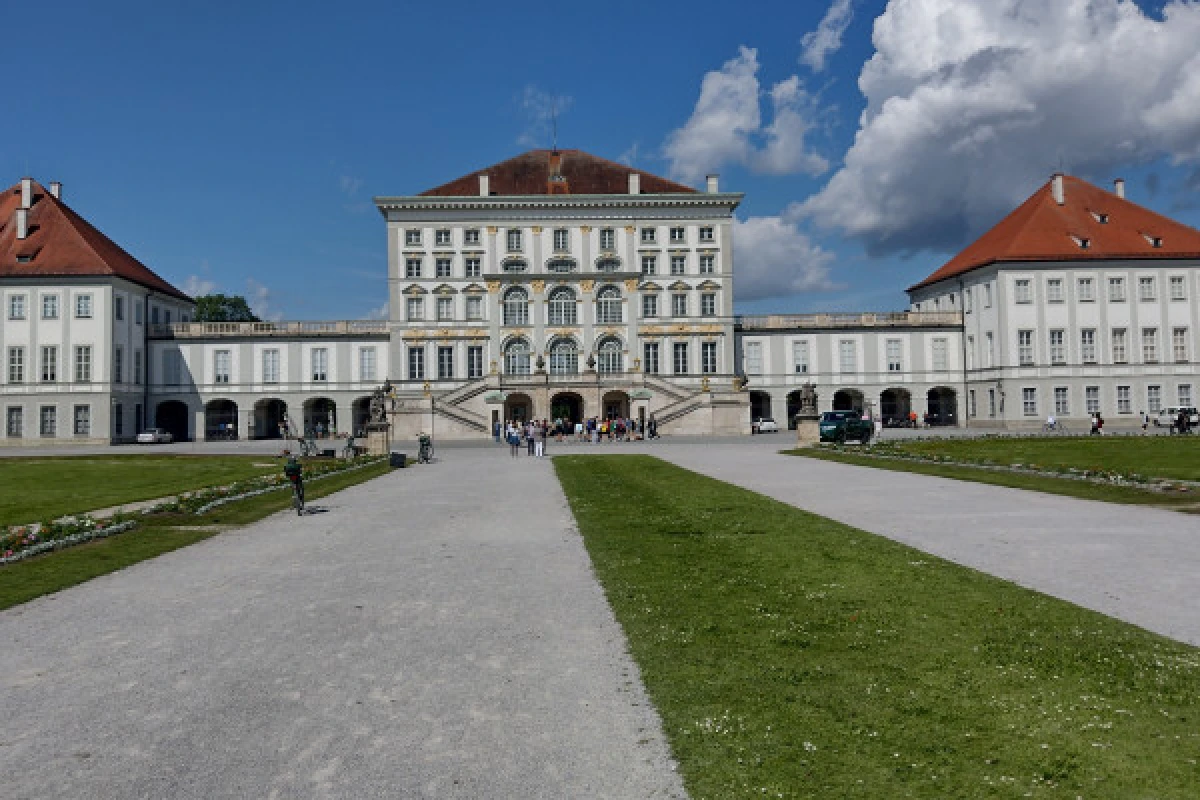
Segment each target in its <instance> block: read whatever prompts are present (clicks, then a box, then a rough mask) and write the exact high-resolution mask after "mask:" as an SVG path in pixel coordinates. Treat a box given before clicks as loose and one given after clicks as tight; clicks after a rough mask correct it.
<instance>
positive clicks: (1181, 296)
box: [1171, 275, 1187, 300]
mask: <svg viewBox="0 0 1200 800" xmlns="http://www.w3.org/2000/svg"><path fill="white" fill-rule="evenodd" d="M1171 299H1172V300H1187V284H1186V283H1185V282H1184V279H1183V276H1182V275H1172V276H1171Z"/></svg>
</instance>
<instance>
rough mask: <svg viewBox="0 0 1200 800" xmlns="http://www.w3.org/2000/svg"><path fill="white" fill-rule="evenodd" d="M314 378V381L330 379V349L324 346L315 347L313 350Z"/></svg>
mask: <svg viewBox="0 0 1200 800" xmlns="http://www.w3.org/2000/svg"><path fill="white" fill-rule="evenodd" d="M312 379H313V380H314V381H327V380H329V350H328V349H327V348H324V347H314V348H313V351H312Z"/></svg>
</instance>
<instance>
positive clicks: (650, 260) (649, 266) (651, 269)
mask: <svg viewBox="0 0 1200 800" xmlns="http://www.w3.org/2000/svg"><path fill="white" fill-rule="evenodd" d="M656 272H658V259H657V258H655V257H654V256H642V274H643V275H653V274H655V273H656Z"/></svg>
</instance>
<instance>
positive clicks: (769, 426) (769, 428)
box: [754, 417, 779, 433]
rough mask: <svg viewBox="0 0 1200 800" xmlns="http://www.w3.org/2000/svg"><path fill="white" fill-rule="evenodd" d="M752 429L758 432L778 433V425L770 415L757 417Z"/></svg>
mask: <svg viewBox="0 0 1200 800" xmlns="http://www.w3.org/2000/svg"><path fill="white" fill-rule="evenodd" d="M754 429H755V430H756V431H758V432H759V433H779V426H778V425H776V424H775V420H773V419H771V418H770V417H759V418H758V419H757V420H755V422H754Z"/></svg>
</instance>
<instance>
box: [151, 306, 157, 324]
mask: <svg viewBox="0 0 1200 800" xmlns="http://www.w3.org/2000/svg"><path fill="white" fill-rule="evenodd" d="M150 324H151V325H157V324H158V306H151V307H150Z"/></svg>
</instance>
